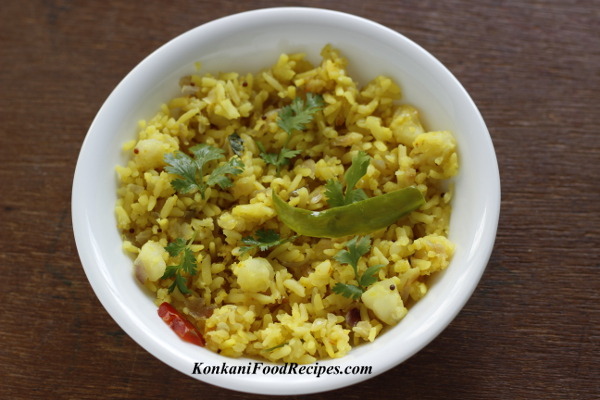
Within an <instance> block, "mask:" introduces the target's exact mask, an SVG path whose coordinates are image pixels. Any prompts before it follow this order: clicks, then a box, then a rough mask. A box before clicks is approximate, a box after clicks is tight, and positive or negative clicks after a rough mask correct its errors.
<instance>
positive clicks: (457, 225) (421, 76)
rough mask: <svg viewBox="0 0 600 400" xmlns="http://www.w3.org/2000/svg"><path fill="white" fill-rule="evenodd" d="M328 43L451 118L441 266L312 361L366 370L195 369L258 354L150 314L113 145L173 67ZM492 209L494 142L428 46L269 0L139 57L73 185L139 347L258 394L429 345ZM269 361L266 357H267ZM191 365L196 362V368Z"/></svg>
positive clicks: (106, 110)
mask: <svg viewBox="0 0 600 400" xmlns="http://www.w3.org/2000/svg"><path fill="white" fill-rule="evenodd" d="M327 43H330V44H332V45H333V46H334V47H336V48H338V49H340V50H341V51H342V54H343V55H344V56H345V57H347V58H348V59H349V67H348V70H349V73H350V75H351V76H353V77H355V78H358V81H359V82H360V83H363V84H364V83H366V82H367V81H368V80H370V79H372V78H374V77H375V76H377V75H380V74H383V75H387V76H390V77H392V78H394V79H395V80H396V81H397V82H398V83H399V84H400V86H401V87H402V89H403V93H404V100H405V101H407V102H409V103H411V104H413V105H415V106H416V107H417V108H418V109H419V110H420V111H421V114H422V116H423V117H424V121H425V123H426V126H427V127H428V128H429V129H430V130H437V129H449V130H451V131H452V132H453V133H454V135H455V137H456V139H457V141H458V148H459V156H460V173H459V175H458V176H457V177H456V179H455V184H456V193H455V197H454V200H453V214H452V219H451V226H450V238H451V240H453V241H454V242H455V243H456V245H457V250H456V254H455V256H454V259H453V261H452V263H451V265H450V266H449V268H448V269H447V270H446V271H444V272H443V273H441V274H439V275H438V276H437V277H436V279H435V282H434V284H433V285H432V287H431V289H430V291H429V293H428V294H427V295H426V296H425V297H424V298H423V299H422V300H420V301H419V302H418V303H417V304H416V305H414V306H413V307H412V309H411V310H410V311H409V313H408V315H407V316H406V317H405V318H404V319H403V320H402V321H401V323H400V324H398V325H397V326H396V327H394V328H393V329H391V330H390V331H388V332H387V333H385V334H383V335H382V336H380V337H379V338H377V340H375V341H374V342H373V343H370V344H367V345H363V346H359V347H357V348H355V349H353V350H352V351H351V352H350V354H348V355H347V356H346V357H343V358H341V359H336V360H326V361H319V363H318V366H321V367H330V366H334V367H335V366H338V367H339V368H342V371H343V369H344V368H345V367H346V366H350V367H355V366H371V367H372V373H371V374H361V375H351V374H348V375H347V374H330V375H327V374H323V375H322V376H320V377H317V376H316V375H317V374H316V372H317V371H318V370H317V369H314V370H313V371H312V372H315V373H313V374H303V375H300V374H276V375H274V374H270V373H264V371H262V368H261V367H262V365H259V366H258V368H260V370H259V371H257V372H258V373H257V374H237V375H233V374H209V375H205V374H199V375H198V374H193V372H194V366H195V363H204V364H203V365H202V367H204V366H220V365H222V364H223V363H226V365H227V366H228V367H232V366H236V365H237V366H250V365H254V364H253V360H249V359H238V360H235V359H229V358H224V357H222V356H220V355H218V354H215V353H213V352H211V351H209V350H206V349H204V348H201V347H198V346H194V345H191V344H188V343H186V342H183V341H181V340H178V338H177V337H176V336H174V334H173V332H172V331H171V330H170V328H169V327H168V326H167V325H166V324H165V323H164V322H163V321H162V320H161V319H160V318H158V316H157V311H156V306H155V305H154V304H153V302H152V299H151V298H150V297H148V295H147V294H146V293H145V292H144V291H143V290H141V289H140V286H139V285H138V284H137V283H136V281H135V279H134V278H133V274H132V266H131V264H132V262H131V259H130V258H129V257H128V256H126V255H125V254H124V253H123V251H122V250H121V238H120V235H119V232H118V230H117V228H116V220H115V215H114V205H115V200H116V193H115V189H116V186H117V178H116V173H115V169H114V167H115V165H117V164H123V163H125V160H124V158H123V154H122V151H121V145H122V144H123V143H124V142H125V141H127V140H130V139H132V138H134V137H135V135H136V129H137V121H138V120H140V119H147V118H149V117H151V116H152V115H153V114H154V113H155V112H156V111H157V110H158V108H159V106H160V104H161V103H162V102H165V101H166V100H168V99H169V98H170V97H172V96H174V95H176V94H177V93H178V90H179V88H178V81H179V78H180V77H181V76H183V75H185V74H186V73H191V72H192V71H194V63H195V62H196V61H201V62H202V65H203V69H202V71H204V72H206V71H213V72H218V71H237V72H257V71H258V70H260V69H262V68H265V67H267V66H269V65H271V64H272V63H273V62H274V61H275V60H276V58H277V57H278V56H279V54H280V53H282V52H288V53H289V52H305V53H307V54H308V57H309V59H311V60H313V62H318V61H319V60H320V58H319V51H320V50H321V48H322V47H323V46H324V45H325V44H327ZM499 208H500V180H499V174H498V167H497V163H496V157H495V153H494V148H493V145H492V141H491V139H490V136H489V133H488V131H487V128H486V126H485V123H484V121H483V119H482V117H481V115H480V113H479V111H478V110H477V108H476V106H475V104H474V103H473V101H472V100H471V98H470V97H469V95H468V94H467V92H466V91H465V90H464V88H463V87H462V86H461V84H460V83H459V82H458V81H457V80H456V79H455V78H454V76H453V75H452V74H451V73H450V72H449V71H448V70H447V69H446V68H445V67H444V66H443V65H442V64H441V63H440V62H439V61H437V60H436V59H435V58H434V57H433V56H432V55H430V54H429V53H427V52H426V51H425V50H424V49H422V48H421V47H419V46H418V45H417V44H415V43H413V42H412V41H410V40H409V39H407V38H406V37H404V36H402V35H400V34H399V33H397V32H395V31H393V30H390V29H388V28H385V27H383V26H381V25H379V24H376V23H374V22H371V21H368V20H365V19H362V18H359V17H356V16H352V15H348V14H343V13H339V12H334V11H328V10H321V9H306V8H274V9H264V10H256V11H250V12H245V13H241V14H237V15H232V16H229V17H225V18H222V19H219V20H215V21H212V22H209V23H207V24H204V25H202V26H199V27H197V28H195V29H192V30H191V31H189V32H186V33H184V34H182V35H181V36H179V37H177V38H175V39H173V40H171V41H170V42H168V43H167V44H165V45H164V46H162V47H161V48H159V49H158V50H156V51H155V52H154V53H152V54H151V55H150V56H148V57H147V58H146V59H145V60H143V61H142V62H141V63H140V64H139V65H138V66H137V67H135V68H134V69H133V70H132V71H131V72H130V73H129V74H128V75H127V76H126V77H125V78H124V79H123V81H122V82H121V83H120V84H119V85H118V86H117V87H116V88H115V90H114V91H113V92H112V94H111V95H110V96H109V97H108V99H107V100H106V102H105V103H104V105H103V106H102V108H101V109H100V111H99V112H98V115H97V116H96V118H95V119H94V121H93V123H92V125H91V127H90V129H89V132H88V133H87V136H86V138H85V141H84V143H83V147H82V149H81V153H80V155H79V159H78V163H77V168H76V171H75V177H74V182H73V195H72V216H73V229H74V234H75V239H76V243H77V249H78V251H79V255H80V258H81V261H82V264H83V267H84V269H85V273H86V275H87V277H88V279H89V281H90V283H91V285H92V288H93V289H94V291H95V293H96V295H97V296H98V298H99V299H100V301H101V303H102V305H103V306H104V307H105V308H106V310H107V311H108V312H109V314H110V315H111V316H112V317H113V318H114V320H115V321H116V322H117V323H118V324H119V325H120V326H121V328H123V330H124V331H125V332H127V334H129V336H131V337H132V338H133V339H134V340H135V341H136V342H137V343H139V344H140V345H141V346H142V347H143V348H145V349H146V350H147V351H149V352H150V353H151V354H153V355H154V356H156V357H157V358H158V359H160V360H162V361H163V362H165V363H166V364H168V365H170V366H171V367H173V368H175V369H177V370H179V371H181V372H183V373H184V374H187V375H190V376H193V377H194V378H196V379H199V380H202V381H205V382H208V383H210V384H213V385H217V386H221V387H224V388H229V389H233V390H237V391H244V392H252V393H263V394H304V393H314V392H321V391H327V390H332V389H336V388H340V387H343V386H348V385H352V384H355V383H357V382H360V381H362V380H365V379H368V378H370V377H373V376H375V375H377V374H380V373H382V372H384V371H386V370H388V369H390V368H393V367H394V366H396V365H398V364H399V363H401V362H403V361H405V360H406V359H407V358H409V357H410V356H412V355H413V354H415V353H416V352H417V351H419V350H420V349H422V348H423V347H424V346H426V345H427V344H428V343H429V342H430V341H431V340H433V339H434V338H435V337H436V336H437V335H438V334H439V333H440V332H441V331H442V330H443V329H444V328H445V327H446V326H447V325H448V324H449V323H450V322H451V321H452V319H453V318H454V317H455V316H456V315H457V313H458V312H459V311H460V310H461V308H462V307H463V306H464V304H465V303H466V302H467V300H468V299H469V297H470V296H471V294H472V292H473V290H474V289H475V287H476V285H477V284H478V282H479V280H480V278H481V275H482V273H483V271H484V269H485V267H486V264H487V262H488V259H489V256H490V254H491V251H492V247H493V243H494V239H495V235H496V228H497V223H498V217H499ZM265 365H268V364H265ZM196 372H198V371H196Z"/></svg>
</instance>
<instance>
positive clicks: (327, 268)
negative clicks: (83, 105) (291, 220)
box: [116, 46, 458, 363]
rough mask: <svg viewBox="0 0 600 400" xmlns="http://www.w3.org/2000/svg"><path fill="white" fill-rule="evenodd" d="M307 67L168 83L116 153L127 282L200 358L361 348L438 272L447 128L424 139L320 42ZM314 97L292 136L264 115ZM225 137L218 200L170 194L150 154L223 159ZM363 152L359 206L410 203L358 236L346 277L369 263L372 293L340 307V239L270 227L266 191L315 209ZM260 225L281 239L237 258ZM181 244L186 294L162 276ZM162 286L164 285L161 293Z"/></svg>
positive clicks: (300, 355) (289, 59) (448, 248)
mask: <svg viewBox="0 0 600 400" xmlns="http://www.w3.org/2000/svg"><path fill="white" fill-rule="evenodd" d="M321 55H322V61H321V63H320V64H319V65H317V66H314V65H312V64H311V63H309V62H308V61H307V60H306V59H305V57H304V55H303V54H282V55H281V56H280V57H279V59H278V60H276V62H275V64H274V65H273V66H272V67H270V68H268V69H265V70H264V71H260V72H259V73H256V74H251V73H247V74H241V73H236V72H228V73H220V74H216V75H212V74H208V73H206V74H200V73H197V74H194V75H191V76H186V77H184V78H182V79H181V89H182V91H181V95H180V96H179V97H176V98H174V99H171V100H170V101H168V102H167V103H165V104H163V105H162V107H161V108H160V110H159V111H158V112H157V114H156V115H155V116H154V117H152V118H151V119H149V120H147V121H140V123H139V133H138V136H137V138H136V139H135V141H132V142H128V143H126V144H125V145H124V151H126V152H127V153H128V154H130V159H129V161H128V163H127V165H125V166H118V167H117V173H118V179H119V187H118V200H117V204H116V221H117V225H118V228H119V230H120V231H121V232H122V237H123V248H124V249H125V251H126V252H128V253H130V254H131V255H132V258H134V259H135V261H134V263H133V264H134V268H133V270H134V271H135V275H136V277H137V279H138V280H139V281H140V282H142V283H143V284H144V285H145V287H146V288H147V289H148V290H149V291H150V292H151V293H152V294H153V296H154V297H155V302H156V304H157V305H159V304H161V303H163V302H169V303H171V304H172V305H173V306H175V308H177V309H178V310H179V311H180V312H181V313H183V314H184V315H185V316H186V317H187V318H188V319H189V320H190V321H191V322H192V323H193V324H194V325H195V326H196V327H197V328H198V329H199V331H200V332H201V333H202V335H203V336H204V339H205V340H206V346H207V348H209V349H211V350H213V351H216V352H219V353H220V354H222V355H225V356H230V357H240V356H249V357H255V358H264V359H267V360H270V361H273V362H296V363H310V362H314V361H315V360H318V359H323V358H332V357H341V356H344V355H345V354H347V353H348V351H350V349H351V348H352V347H353V346H356V345H359V344H360V343H364V342H372V341H373V340H375V339H376V338H377V336H378V335H379V334H381V332H382V331H384V329H385V328H386V327H387V326H390V325H394V324H396V323H398V321H400V320H401V319H402V318H403V317H404V315H405V314H406V313H407V312H410V311H408V308H409V307H410V304H411V303H412V302H414V301H417V300H419V299H420V298H421V297H423V296H425V295H426V293H427V287H428V286H427V278H428V277H429V276H430V275H431V274H434V273H436V272H438V271H441V270H443V269H445V268H446V267H447V266H448V265H449V263H450V260H451V258H452V254H453V252H454V245H453V244H452V243H451V242H450V241H449V240H448V239H447V234H448V225H449V218H450V212H451V207H450V200H451V197H452V186H451V185H449V184H448V182H447V180H448V178H451V177H453V176H454V175H455V174H456V173H457V170H458V161H457V152H456V142H455V140H454V138H453V136H452V134H451V133H450V132H448V131H436V132H430V131H427V130H426V129H425V128H424V126H423V124H422V123H421V121H420V119H419V113H418V111H417V110H416V109H415V108H414V107H412V106H410V105H408V104H405V103H403V102H401V101H400V99H401V90H400V87H399V86H398V85H397V84H396V83H395V82H393V81H392V80H391V79H390V78H387V77H383V76H378V77H375V78H374V79H373V80H372V81H370V82H369V83H368V84H366V86H364V87H358V85H357V82H356V81H355V80H353V79H352V78H351V77H350V76H348V75H347V69H346V67H347V60H345V59H344V58H342V57H341V56H340V53H339V52H338V51H337V50H335V49H333V48H332V47H330V46H326V47H324V49H323V50H322V52H321ZM307 93H312V94H318V95H320V96H321V98H322V100H323V103H324V104H323V107H322V109H321V110H319V111H318V112H316V113H315V114H314V120H313V121H312V122H310V123H309V124H308V125H307V127H306V129H305V130H303V131H296V132H294V133H293V135H291V136H289V135H288V133H286V132H285V131H283V130H282V129H281V127H279V126H278V124H277V121H278V115H279V114H278V113H279V111H280V110H281V109H282V108H283V107H284V106H286V105H289V104H290V103H291V102H292V100H293V99H294V98H296V97H298V96H300V97H303V98H304V97H305V96H306V94H307ZM234 133H235V134H237V135H239V138H240V139H241V141H242V143H243V148H242V149H241V152H240V153H239V158H240V160H241V162H242V163H243V171H242V172H241V173H239V174H235V175H233V174H232V175H230V176H229V177H230V179H231V181H232V185H231V186H230V187H227V188H225V189H223V188H221V187H219V186H215V185H213V186H210V187H207V188H206V190H205V192H204V194H203V195H202V193H200V192H199V191H191V192H189V193H185V194H182V193H179V192H177V191H176V190H175V188H174V187H173V185H172V183H171V182H172V181H173V180H175V179H177V178H178V177H177V175H176V174H173V173H170V172H168V171H167V170H166V169H165V167H166V166H167V164H166V162H165V155H166V154H169V153H173V152H174V151H177V150H180V151H182V152H184V153H185V152H187V151H188V150H189V149H190V147H192V146H193V145H196V144H199V143H204V144H208V145H211V146H214V147H216V148H219V149H223V150H225V153H224V158H223V159H221V160H220V161H214V163H215V164H219V163H221V164H222V163H223V162H224V161H225V160H227V159H230V158H231V157H238V156H236V155H234V153H233V151H232V148H231V146H230V144H229V142H228V139H229V138H230V137H231V135H233V134H234ZM258 143H260V144H262V145H263V147H264V148H265V151H266V152H272V153H275V152H277V151H279V149H281V148H282V147H283V146H286V147H287V148H288V149H292V150H297V151H298V152H299V153H298V154H297V155H296V156H295V157H293V158H291V161H290V163H289V165H287V166H283V167H282V168H277V167H276V166H275V165H272V164H268V163H266V162H265V160H264V159H263V157H261V150H260V149H259V145H258ZM359 151H364V152H365V153H366V154H368V155H369V156H370V157H371V162H370V165H369V166H368V168H367V171H366V174H365V175H364V176H363V177H362V179H360V181H359V182H358V183H357V185H356V187H357V188H360V189H362V190H363V191H364V192H365V193H366V194H367V195H368V196H369V197H374V196H379V195H382V194H385V193H389V192H392V191H396V190H399V189H402V188H405V187H407V186H415V187H417V188H418V189H419V190H420V191H421V192H422V193H423V195H424V196H425V201H426V202H425V204H424V205H423V206H421V207H420V208H419V209H418V210H416V211H414V212H412V213H410V214H409V215H408V216H406V217H403V218H401V219H400V220H398V221H397V222H396V223H394V224H392V225H390V226H388V227H387V228H385V229H380V230H378V231H375V232H371V233H370V234H369V236H370V239H371V247H370V249H369V251H368V253H367V254H365V255H364V256H363V257H361V258H360V260H359V261H358V270H359V271H361V272H362V271H365V270H366V269H367V268H368V267H371V266H375V265H383V267H381V268H380V269H379V270H378V271H377V272H376V278H377V282H376V283H374V284H372V285H370V286H369V288H368V289H367V290H366V291H365V292H364V293H363V295H362V298H360V299H357V300H354V299H351V298H347V297H344V296H342V295H340V294H337V293H334V292H333V291H332V289H333V287H334V286H335V285H336V283H338V282H341V283H347V284H354V283H356V280H355V279H356V277H355V275H354V272H353V269H352V268H351V266H349V265H348V264H344V263H341V262H339V261H338V260H336V258H335V256H336V254H338V253H339V252H340V251H342V250H343V249H345V246H346V243H347V242H348V240H350V239H351V237H340V238H313V237H306V236H295V235H296V233H295V232H293V231H291V230H290V229H289V228H288V227H287V226H286V225H285V224H283V223H282V222H280V220H279V219H278V217H277V213H276V211H275V209H274V207H273V202H272V191H276V193H277V194H278V195H279V196H280V197H281V198H282V199H284V200H286V201H288V202H289V204H290V205H292V206H294V207H298V208H304V209H310V210H324V209H327V207H328V204H327V197H326V195H325V184H326V182H327V181H328V180H331V179H333V180H339V181H343V177H344V173H345V172H346V171H347V170H348V168H349V166H350V165H351V162H352V159H353V157H354V156H355V155H356V154H357V153H358V152H359ZM259 230H263V231H267V230H272V231H274V232H277V233H278V234H279V235H280V237H281V238H289V239H290V240H287V241H285V240H282V243H281V244H278V245H276V246H274V247H272V248H269V249H267V250H261V249H259V248H250V249H243V247H244V246H245V244H244V242H243V241H242V240H243V238H245V237H249V236H253V235H255V234H256V232H257V231H259ZM178 238H181V239H184V240H185V241H189V243H188V244H189V248H190V249H191V251H192V254H193V257H194V261H195V262H196V266H197V270H196V273H195V274H194V275H191V274H186V273H183V274H182V277H183V279H184V280H185V283H186V285H187V288H188V289H189V293H187V294H185V293H182V291H181V290H180V289H179V288H178V287H174V289H173V287H172V285H173V283H174V277H172V276H171V277H164V275H165V271H166V269H167V267H168V266H170V265H174V264H177V256H175V257H173V256H172V255H171V254H170V253H169V252H168V251H167V250H166V249H165V247H167V246H168V245H169V243H173V242H174V241H175V240H177V239H178ZM170 288H171V289H170Z"/></svg>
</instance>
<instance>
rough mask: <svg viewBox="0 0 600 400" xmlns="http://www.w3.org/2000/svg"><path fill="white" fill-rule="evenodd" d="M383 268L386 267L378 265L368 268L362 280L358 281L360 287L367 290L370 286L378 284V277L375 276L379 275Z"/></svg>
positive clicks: (361, 277)
mask: <svg viewBox="0 0 600 400" xmlns="http://www.w3.org/2000/svg"><path fill="white" fill-rule="evenodd" d="M383 267H385V265H383V264H378V265H373V266H372V267H369V268H367V269H366V270H365V272H363V273H362V275H361V276H360V279H359V280H358V285H359V286H360V287H363V288H366V287H367V286H370V285H372V284H374V283H375V282H377V276H376V275H375V274H377V272H378V271H379V270H380V269H381V268H383Z"/></svg>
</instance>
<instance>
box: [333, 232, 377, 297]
mask: <svg viewBox="0 0 600 400" xmlns="http://www.w3.org/2000/svg"><path fill="white" fill-rule="evenodd" d="M346 248H347V249H348V250H342V251H340V252H338V253H337V254H336V255H335V257H334V258H335V260H337V261H338V262H340V263H342V264H349V265H350V266H351V267H352V269H353V270H354V277H355V279H356V282H357V285H352V284H348V283H340V282H338V283H336V284H335V286H334V287H333V288H332V289H331V290H332V291H333V292H334V293H337V294H340V295H342V296H344V297H347V298H350V299H354V300H358V299H359V298H360V296H361V295H362V294H363V293H364V292H365V290H367V287H369V286H370V285H372V284H373V283H375V282H377V276H376V274H377V271H379V270H380V269H381V268H382V267H384V266H385V265H383V264H381V265H374V266H372V267H369V268H367V269H366V270H365V272H363V273H362V275H359V273H358V260H359V259H360V258H361V257H362V256H364V255H365V254H367V253H368V252H369V250H371V238H370V237H369V236H364V237H362V238H358V237H354V238H352V239H351V240H349V241H348V242H347V243H346Z"/></svg>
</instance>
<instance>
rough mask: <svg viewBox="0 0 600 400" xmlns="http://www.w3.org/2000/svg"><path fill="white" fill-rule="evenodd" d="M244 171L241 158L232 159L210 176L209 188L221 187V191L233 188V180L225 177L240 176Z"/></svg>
mask: <svg viewBox="0 0 600 400" xmlns="http://www.w3.org/2000/svg"><path fill="white" fill-rule="evenodd" d="M243 171H244V163H243V162H242V160H240V159H239V158H232V159H231V160H229V161H228V162H226V163H225V164H223V165H220V166H218V167H217V168H215V169H214V170H213V171H212V172H211V173H210V175H209V176H208V179H207V181H206V183H207V184H208V186H214V185H219V186H220V187H221V189H227V188H228V187H231V185H232V184H233V182H232V181H231V179H229V178H228V177H226V176H225V174H231V175H239V174H241V173H242V172H243Z"/></svg>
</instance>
